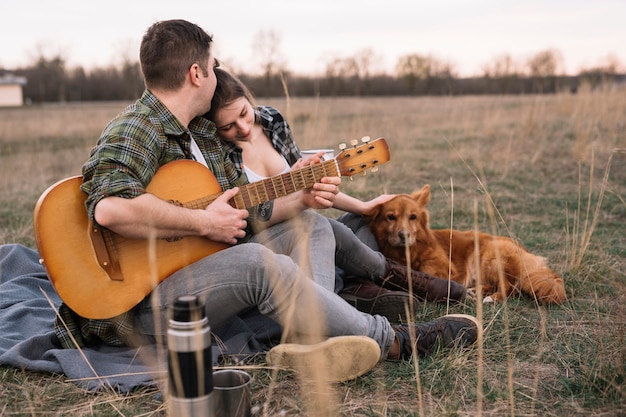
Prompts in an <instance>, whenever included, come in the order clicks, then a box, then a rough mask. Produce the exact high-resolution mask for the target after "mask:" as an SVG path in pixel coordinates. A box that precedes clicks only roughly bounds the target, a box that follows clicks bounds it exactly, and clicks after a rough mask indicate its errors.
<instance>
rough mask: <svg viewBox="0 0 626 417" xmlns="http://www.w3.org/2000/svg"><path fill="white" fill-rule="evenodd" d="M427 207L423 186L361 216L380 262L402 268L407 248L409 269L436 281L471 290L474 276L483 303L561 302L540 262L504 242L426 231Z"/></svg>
mask: <svg viewBox="0 0 626 417" xmlns="http://www.w3.org/2000/svg"><path fill="white" fill-rule="evenodd" d="M429 201H430V186H429V185H425V186H424V187H423V188H422V189H421V190H419V191H415V192H414V193H413V194H411V195H408V194H399V195H397V196H396V197H394V198H393V199H391V200H389V201H387V202H386V203H383V204H380V205H378V206H376V207H375V208H374V209H373V210H372V211H371V212H369V213H366V214H365V218H366V220H367V222H368V224H369V226H370V229H371V230H372V232H373V233H374V236H375V237H376V240H377V241H378V245H379V246H380V250H381V252H382V253H383V254H384V255H385V256H387V257H388V258H391V259H394V260H396V261H398V262H401V263H403V264H406V255H405V253H406V252H405V250H406V249H405V246H408V247H409V253H410V258H411V259H410V264H411V266H412V267H413V269H416V270H419V271H423V272H425V273H428V274H430V275H433V276H436V277H439V278H444V279H447V278H448V277H450V278H451V279H453V280H454V281H456V282H459V283H461V284H463V285H464V286H465V287H466V288H468V289H470V290H471V289H475V288H474V287H475V286H476V282H477V273H478V272H480V278H481V283H482V292H483V296H485V297H486V298H485V299H484V301H502V300H503V299H504V298H505V297H508V296H509V295H512V294H516V293H520V292H521V293H524V294H527V295H530V296H534V297H536V299H537V300H538V301H539V302H541V303H561V302H563V300H565V288H564V286H563V279H562V278H561V277H560V276H558V275H557V274H556V273H555V272H554V271H552V270H551V269H550V268H549V267H548V265H547V260H546V259H545V258H544V257H541V256H538V255H534V254H532V253H530V252H528V251H527V250H526V249H525V248H524V247H522V245H520V244H519V243H517V242H516V241H514V240H513V239H510V238H508V237H504V236H495V235H490V234H486V233H480V232H478V233H475V232H474V231H471V230H470V231H459V230H450V229H446V230H432V229H431V228H430V222H429V214H428V210H427V209H426V205H427V204H428V202H429ZM476 250H478V252H476ZM476 253H478V255H479V259H478V261H477V260H476V259H475V254H476ZM449 260H451V262H449ZM489 297H490V298H489Z"/></svg>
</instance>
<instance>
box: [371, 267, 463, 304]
mask: <svg viewBox="0 0 626 417" xmlns="http://www.w3.org/2000/svg"><path fill="white" fill-rule="evenodd" d="M410 274H411V275H410V279H411V287H412V288H411V289H412V291H413V294H414V295H415V296H417V297H419V298H420V299H422V300H426V301H444V300H447V299H450V300H451V301H459V302H461V301H463V300H465V297H466V296H467V290H466V289H465V287H464V286H463V285H461V284H459V283H458V282H455V281H452V280H447V279H441V278H437V277H434V276H432V275H429V274H426V273H424V272H420V271H416V270H415V269H411V270H410ZM407 277H408V274H407V268H406V266H405V265H402V264H400V263H398V262H396V261H394V260H392V259H387V269H386V271H385V276H384V277H383V278H382V280H381V281H380V282H379V283H377V284H378V285H380V286H381V287H384V288H389V289H395V290H397V289H402V290H404V291H408V290H409V282H408V280H407ZM448 287H449V288H448ZM448 289H449V292H448Z"/></svg>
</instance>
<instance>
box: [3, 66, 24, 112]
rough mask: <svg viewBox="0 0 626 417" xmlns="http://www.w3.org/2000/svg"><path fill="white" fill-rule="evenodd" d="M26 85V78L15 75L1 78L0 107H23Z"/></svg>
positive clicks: (6, 75)
mask: <svg viewBox="0 0 626 417" xmlns="http://www.w3.org/2000/svg"><path fill="white" fill-rule="evenodd" d="M25 85H26V77H18V76H15V75H13V74H5V75H2V76H0V107H6V106H22V105H23V104H24V94H23V91H22V88H23V87H24V86H25Z"/></svg>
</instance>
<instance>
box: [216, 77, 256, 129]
mask: <svg viewBox="0 0 626 417" xmlns="http://www.w3.org/2000/svg"><path fill="white" fill-rule="evenodd" d="M213 70H214V72H215V78H217V86H216V87H215V93H213V99H212V100H211V110H209V112H208V113H206V114H205V115H204V117H205V118H207V119H209V120H212V121H215V115H216V113H217V111H218V110H219V109H221V108H222V107H224V106H226V105H228V104H230V103H232V102H233V101H235V100H237V99H239V98H241V97H245V98H247V99H248V101H249V102H250V103H251V104H252V105H254V97H253V96H252V93H250V90H248V87H246V85H245V84H244V83H243V82H241V80H240V79H239V78H237V77H236V76H235V75H233V74H231V73H230V72H228V71H226V70H224V69H222V68H214V69H213Z"/></svg>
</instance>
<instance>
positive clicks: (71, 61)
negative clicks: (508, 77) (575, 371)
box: [0, 0, 626, 76]
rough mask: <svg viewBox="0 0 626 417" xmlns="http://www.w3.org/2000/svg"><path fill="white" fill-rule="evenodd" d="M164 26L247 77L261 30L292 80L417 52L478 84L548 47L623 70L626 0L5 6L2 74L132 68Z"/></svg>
mask: <svg viewBox="0 0 626 417" xmlns="http://www.w3.org/2000/svg"><path fill="white" fill-rule="evenodd" d="M164 19H186V20H189V21H191V22H194V23H196V24H198V25H199V26H201V27H202V28H203V29H205V30H206V31H207V32H209V33H211V34H213V36H214V52H215V55H216V56H217V57H218V58H219V59H220V60H221V61H224V62H225V63H226V66H227V67H229V68H231V69H236V70H239V71H246V72H248V73H257V72H259V71H260V60H259V55H258V53H255V50H254V45H255V39H258V38H259V36H260V34H263V33H265V34H267V33H270V32H273V33H274V34H276V35H277V36H278V39H279V42H278V46H279V53H280V56H281V57H282V59H283V60H284V62H285V64H286V67H287V68H288V69H289V70H291V71H292V72H294V73H298V74H308V75H316V74H321V73H323V71H324V69H325V67H326V64H327V63H328V62H330V61H331V60H332V59H334V58H346V57H351V56H355V55H357V54H358V53H359V52H363V51H371V52H372V57H373V60H372V69H373V70H375V71H387V72H392V71H393V69H394V67H395V65H396V62H397V60H398V58H399V57H400V56H403V55H408V54H420V55H431V56H433V57H435V58H437V59H439V60H441V61H445V62H449V63H452V64H453V66H454V68H455V69H456V72H457V73H458V75H460V76H471V75H479V74H481V73H482V69H483V67H484V66H485V65H486V64H489V63H490V62H493V61H494V60H495V59H496V58H497V57H499V56H502V55H504V54H508V55H510V56H511V57H512V58H513V59H514V60H517V61H519V62H525V61H526V60H527V59H528V58H529V57H531V56H532V55H534V54H536V53H538V52H541V51H544V50H546V49H555V50H557V51H559V52H560V54H561V56H562V58H563V64H564V70H565V71H566V72H567V73H569V74H576V73H578V71H580V69H581V68H590V67H593V66H598V65H600V64H602V63H604V62H606V60H607V57H609V56H610V55H612V56H613V57H615V58H617V60H618V62H619V63H620V64H621V65H622V69H623V70H626V24H624V21H625V19H626V1H625V0H544V1H541V0H431V1H423V0H376V1H372V0H360V1H345V0H344V1H341V0H313V1H306V2H305V1H301V0H264V1H251V0H221V1H215V0H204V1H198V0H178V1H169V2H168V1H167V0H165V1H155V0H152V1H145V0H125V1H122V0H105V1H102V2H89V1H85V0H80V1H79V0H39V1H35V2H25V1H19V2H18V1H15V0H2V2H1V4H0V68H6V69H12V68H18V67H20V66H26V65H29V64H31V63H33V62H34V60H35V58H36V57H39V56H44V57H46V58H51V57H54V56H58V55H61V56H62V57H64V58H65V60H66V63H67V66H68V67H73V66H78V65H80V66H83V67H84V68H86V69H89V68H93V67H100V68H102V67H107V66H109V65H116V64H119V63H121V62H123V60H124V58H126V59H131V60H138V55H139V53H138V51H139V44H140V42H141V38H142V36H143V34H144V32H145V30H146V29H147V28H148V27H149V26H150V25H151V24H152V23H154V22H156V21H158V20H164Z"/></svg>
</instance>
